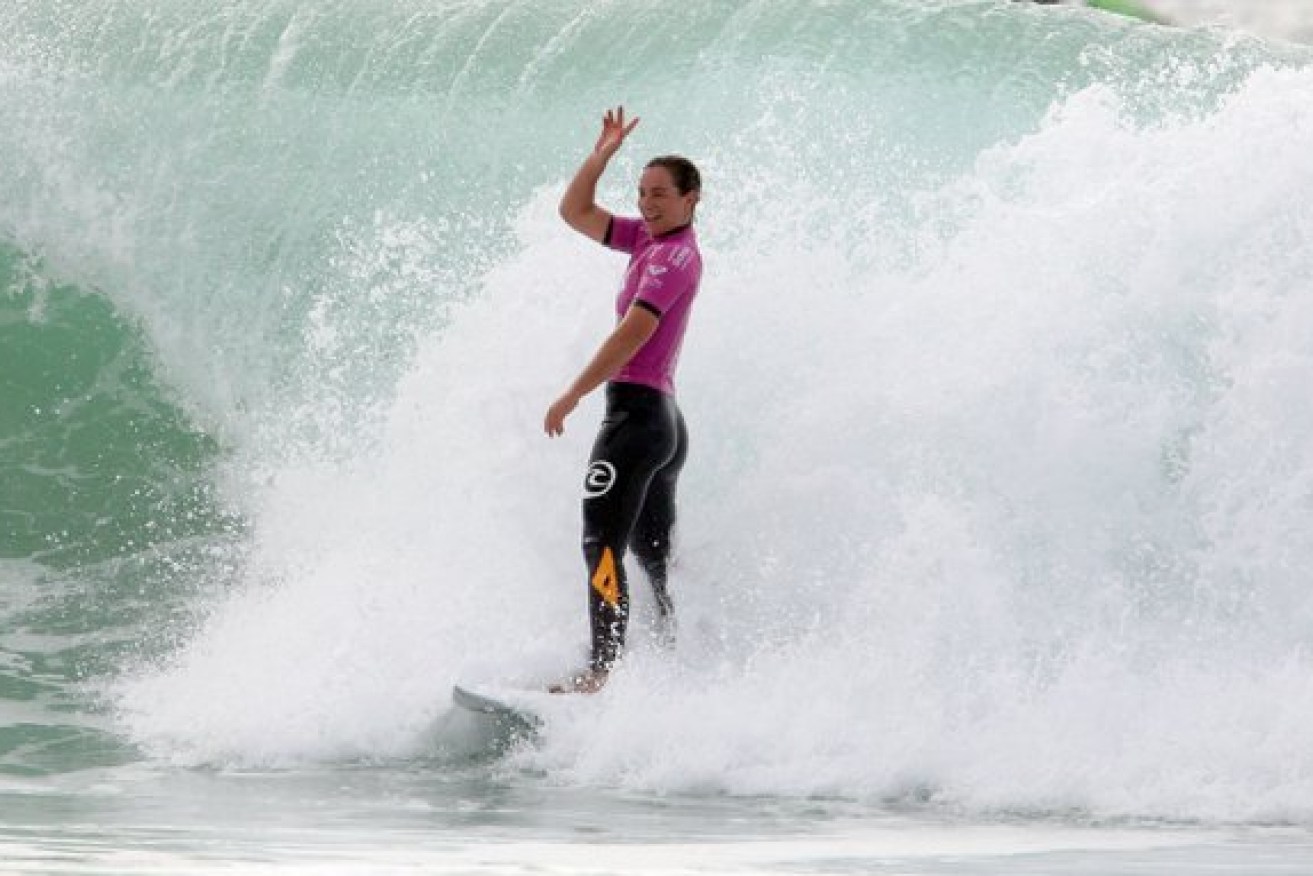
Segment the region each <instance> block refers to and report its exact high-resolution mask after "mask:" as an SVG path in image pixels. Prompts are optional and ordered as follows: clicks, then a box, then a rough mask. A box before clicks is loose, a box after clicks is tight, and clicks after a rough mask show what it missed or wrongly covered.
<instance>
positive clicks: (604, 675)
mask: <svg viewBox="0 0 1313 876" xmlns="http://www.w3.org/2000/svg"><path fill="white" fill-rule="evenodd" d="M610 675H611V673H610V672H609V671H608V670H606V669H585V670H584V671H583V672H580V673H578V674H576V675H572V676H570V677H569V678H567V679H565V680H564V681H558V682H556V683H555V684H551V685H548V687H547V692H548V693H554V694H564V693H597V692H598V691H599V690H601V689H602V687H603V686H604V685H605V684H606V680H607V679H608V678H609V677H610Z"/></svg>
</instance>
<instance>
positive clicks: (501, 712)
mask: <svg viewBox="0 0 1313 876" xmlns="http://www.w3.org/2000/svg"><path fill="white" fill-rule="evenodd" d="M553 696H554V695H553V694H549V693H547V692H546V691H536V690H517V689H514V688H495V687H488V686H483V685H461V684H457V685H454V686H453V687H452V689H451V701H452V702H453V703H455V704H456V705H457V706H460V707H461V708H462V709H465V710H467V711H470V712H475V713H477V714H480V715H487V716H489V717H492V718H496V719H499V720H503V721H512V722H519V723H522V724H528V725H530V726H537V725H538V724H540V723H542V712H543V710H544V708H545V707H546V706H547V705H549V704H550V702H551V698H552V697H553Z"/></svg>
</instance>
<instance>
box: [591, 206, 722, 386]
mask: <svg viewBox="0 0 1313 876" xmlns="http://www.w3.org/2000/svg"><path fill="white" fill-rule="evenodd" d="M603 243H605V244H606V245H607V246H608V247H610V248H611V249H614V250H618V251H619V252H624V253H629V256H630V258H629V269H628V271H626V273H625V283H624V286H622V287H621V289H620V294H619V295H617V296H616V302H615V306H616V315H617V317H620V318H623V317H624V315H625V314H626V313H628V312H629V308H630V307H633V306H638V307H642V308H644V309H645V310H648V311H649V312H651V313H653V314H655V315H656V317H657V318H658V319H659V320H660V322H659V324H658V325H657V329H656V331H655V332H654V333H653V334H652V337H650V338H648V339H647V343H645V344H643V346H641V347H639V348H638V352H637V353H635V354H634V355H633V358H631V359H630V360H629V362H627V363H626V364H625V365H624V367H622V368H621V369H620V370H619V371H618V372H616V374H615V376H614V377H612V378H611V379H612V380H613V381H615V382H617V383H639V384H642V385H644V386H650V387H653V388H654V389H658V390H660V391H661V392H664V393H665V394H667V395H674V394H675V380H674V377H675V365H676V364H677V363H678V361H679V349H680V347H681V346H682V345H683V343H684V329H685V327H686V326H687V325H688V314H689V311H690V310H691V309H692V307H693V299H694V298H695V297H696V296H697V294H698V284H699V283H700V282H701V280H702V254H701V253H700V252H699V251H698V240H697V235H696V234H695V233H694V232H693V226H692V225H685V226H683V227H682V228H676V229H675V230H674V231H670V232H668V233H666V234H663V235H661V236H660V237H652V236H651V235H650V234H648V232H647V223H645V222H643V220H641V219H632V218H621V217H619V216H617V217H614V218H613V219H612V220H611V223H610V225H609V226H608V228H607V230H606V238H605V239H604V240H603Z"/></svg>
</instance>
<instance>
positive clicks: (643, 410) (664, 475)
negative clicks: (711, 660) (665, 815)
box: [543, 107, 702, 693]
mask: <svg viewBox="0 0 1313 876" xmlns="http://www.w3.org/2000/svg"><path fill="white" fill-rule="evenodd" d="M636 125H638V119H637V118H635V119H633V120H632V121H630V122H626V121H625V111H624V108H623V107H617V108H616V109H615V110H608V111H607V113H606V116H605V118H604V119H603V121H602V133H601V134H600V135H599V136H598V138H597V143H596V145H595V146H594V147H593V151H592V153H591V154H589V156H588V157H587V158H586V159H585V160H584V162H583V165H582V166H580V168H579V170H578V171H577V172H576V173H575V175H574V179H573V180H571V182H570V185H569V186H568V187H567V188H566V190H565V194H564V195H563V196H562V197H561V207H560V212H561V218H562V219H564V220H565V221H566V223H567V224H568V225H569V226H570V227H571V228H573V229H574V230H576V231H578V232H579V233H581V234H584V235H586V236H588V237H590V238H592V239H593V240H595V241H597V242H598V243H600V244H602V245H603V246H606V247H609V248H611V249H613V250H616V251H618V252H622V253H625V254H627V255H628V256H629V268H628V270H627V271H626V273H625V278H624V283H623V284H622V285H621V288H620V292H619V294H618V295H617V296H616V304H615V306H616V316H617V323H616V326H615V329H614V330H613V331H612V332H611V333H610V335H608V336H607V338H606V340H605V341H603V342H602V344H601V346H600V347H599V348H598V350H597V352H596V354H595V355H594V356H593V358H592V359H591V360H590V361H589V362H588V364H587V365H586V366H585V367H584V369H583V371H582V372H580V374H579V376H578V377H576V378H575V380H574V382H573V383H571V384H570V386H569V387H568V388H567V389H566V390H565V392H564V393H562V395H561V396H560V398H558V399H557V400H556V401H555V402H553V403H552V405H551V407H549V408H548V409H547V415H546V417H545V418H544V421H543V428H544V430H545V431H546V432H547V434H548V436H551V437H555V436H558V435H560V434H561V433H563V432H564V431H565V419H566V417H567V416H569V415H570V412H571V411H573V410H574V409H575V407H576V406H577V405H578V404H579V401H580V400H581V399H582V398H583V397H584V396H586V395H588V393H590V392H592V391H593V390H594V389H596V388H598V387H599V386H601V385H603V384H605V385H606V417H605V419H604V420H603V421H602V425H601V428H600V430H599V432H598V434H597V439H596V441H595V442H594V444H593V450H592V455H591V457H590V458H589V464H588V471H587V473H586V475H585V476H584V497H583V552H584V562H585V563H586V565H587V580H588V617H589V624H590V627H591V632H592V656H591V659H590V661H589V664H588V667H587V668H586V669H585V670H583V671H581V672H579V673H577V674H576V675H574V676H572V677H571V678H569V679H567V680H565V681H563V682H561V683H559V684H555V685H553V686H552V687H551V690H552V691H553V692H555V693H567V692H576V693H592V692H595V691H597V690H600V689H601V687H602V686H603V685H604V684H606V680H607V677H608V675H609V673H610V672H611V669H612V667H613V666H614V665H615V662H616V660H617V659H618V658H619V656H620V652H621V649H622V648H623V646H624V641H625V628H626V625H627V622H628V619H629V588H628V584H627V582H626V578H625V569H624V557H625V552H626V550H627V549H632V550H633V552H634V556H635V557H637V558H638V561H639V563H640V564H641V565H642V567H643V571H644V572H645V574H646V575H647V577H648V579H649V580H650V581H651V583H652V588H653V591H654V592H655V595H656V605H657V611H658V617H659V622H660V623H661V625H662V627H663V629H664V631H665V632H666V634H667V635H669V634H670V631H671V630H672V629H673V627H672V626H671V625H672V624H673V616H672V606H671V602H670V595H669V593H668V591H667V588H666V574H667V568H668V565H669V558H670V547H671V544H670V540H671V539H670V535H671V529H672V527H673V526H674V522H675V483H676V481H677V480H678V478H679V472H680V469H681V468H682V467H683V465H684V458H685V456H686V454H687V452H688V432H687V431H686V429H685V427H684V418H683V415H682V414H680V412H679V407H678V405H677V404H676V403H675V384H674V373H675V366H676V363H677V361H678V359H679V350H680V346H681V344H682V342H683V338H684V329H685V327H686V326H687V324H688V317H689V310H690V308H691V306H692V304H693V299H694V298H695V297H696V296H697V291H698V284H699V281H700V280H701V278H702V256H701V254H700V253H699V251H698V243H697V236H696V235H695V234H694V231H693V214H694V211H695V209H696V208H697V204H698V200H699V198H700V197H701V193H702V179H701V176H700V174H699V173H698V169H697V168H696V167H695V166H694V165H693V163H692V162H690V161H689V160H688V159H686V158H683V157H680V156H678V155H662V156H659V157H657V158H653V159H652V160H651V161H649V162H648V163H647V166H646V167H645V168H644V169H643V173H642V176H641V177H640V179H639V182H638V204H637V206H638V212H639V216H638V217H632V218H629V217H620V216H614V215H612V214H611V213H610V212H608V211H607V210H605V209H603V208H601V207H599V206H598V205H597V203H596V193H597V183H598V180H600V179H601V177H602V174H603V172H605V170H606V166H607V164H608V163H609V162H610V160H611V157H612V156H613V155H615V153H616V151H617V150H619V148H620V146H621V145H622V144H623V143H624V141H625V138H626V137H628V136H629V134H630V132H632V131H633V130H634V127H635V126H636Z"/></svg>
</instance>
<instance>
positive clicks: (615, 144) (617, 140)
mask: <svg viewBox="0 0 1313 876" xmlns="http://www.w3.org/2000/svg"><path fill="white" fill-rule="evenodd" d="M638 121H639V120H638V117H637V116H635V117H634V120H633V121H631V122H629V123H628V124H626V123H625V108H624V107H622V106H618V107H616V108H615V109H613V110H607V111H606V115H605V116H603V117H602V133H601V134H599V135H598V137H597V145H595V146H594V147H593V151H594V152H596V153H597V154H598V155H601V156H602V157H603V158H607V159H609V158H610V157H611V156H612V155H615V153H616V150H618V149H619V148H620V145H621V144H622V143H624V142H625V138H626V137H628V136H629V132H630V131H632V130H634V128H636V127H637V126H638Z"/></svg>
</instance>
